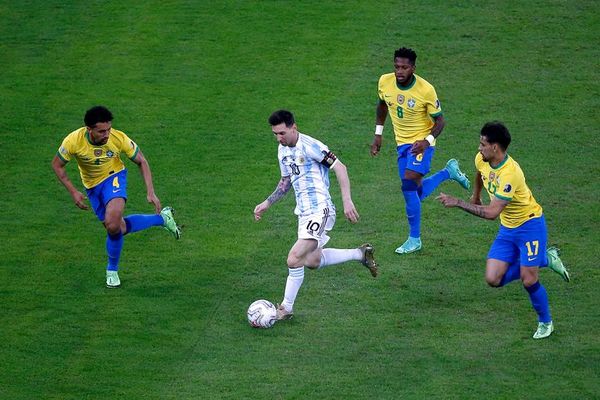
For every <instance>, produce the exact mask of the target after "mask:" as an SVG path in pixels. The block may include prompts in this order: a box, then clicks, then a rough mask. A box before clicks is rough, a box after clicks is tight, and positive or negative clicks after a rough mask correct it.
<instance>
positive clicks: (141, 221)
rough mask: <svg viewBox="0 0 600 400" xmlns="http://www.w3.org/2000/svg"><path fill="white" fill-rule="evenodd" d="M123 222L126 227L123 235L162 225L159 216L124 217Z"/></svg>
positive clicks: (139, 215)
mask: <svg viewBox="0 0 600 400" xmlns="http://www.w3.org/2000/svg"><path fill="white" fill-rule="evenodd" d="M124 221H125V227H126V228H125V231H124V232H123V234H124V235H126V234H128V233H134V232H138V231H143V230H145V229H148V228H151V227H153V226H163V225H164V220H163V217H162V216H161V215H160V214H133V215H128V216H126V217H125V218H124Z"/></svg>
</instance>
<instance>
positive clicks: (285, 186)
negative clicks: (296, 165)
mask: <svg viewBox="0 0 600 400" xmlns="http://www.w3.org/2000/svg"><path fill="white" fill-rule="evenodd" d="M291 188H292V180H291V179H290V177H289V176H282V177H281V179H280V180H279V183H278V184H277V187H276V188H275V191H274V192H273V193H271V195H270V196H269V197H267V199H266V200H265V201H263V202H262V203H260V204H258V205H257V206H256V207H254V219H255V220H256V221H258V220H259V219H260V218H261V217H262V215H263V213H264V212H265V211H267V209H268V208H269V207H271V204H273V203H275V202H276V201H279V200H280V199H281V198H282V197H283V196H285V194H286V193H287V192H289V191H290V189H291Z"/></svg>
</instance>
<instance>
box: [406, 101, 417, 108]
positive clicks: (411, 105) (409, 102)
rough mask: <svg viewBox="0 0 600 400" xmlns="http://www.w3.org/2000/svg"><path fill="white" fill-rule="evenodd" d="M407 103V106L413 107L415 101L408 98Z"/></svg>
mask: <svg viewBox="0 0 600 400" xmlns="http://www.w3.org/2000/svg"><path fill="white" fill-rule="evenodd" d="M407 104H408V107H409V108H415V105H416V104H417V102H416V101H415V99H409V100H408V103H407Z"/></svg>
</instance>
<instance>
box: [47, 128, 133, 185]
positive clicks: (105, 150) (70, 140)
mask: <svg viewBox="0 0 600 400" xmlns="http://www.w3.org/2000/svg"><path fill="white" fill-rule="evenodd" d="M138 151H139V148H138V146H137V144H135V142H134V141H133V140H131V139H130V138H129V137H127V135H126V134H125V133H123V132H121V131H118V130H116V129H114V128H113V129H111V130H110V136H109V139H108V142H106V144H103V145H95V144H93V143H92V142H91V141H90V135H89V133H88V131H87V128H86V127H82V128H79V129H77V130H76V131H73V132H71V133H70V134H69V135H68V136H67V137H66V138H65V139H64V140H63V142H62V144H61V146H60V148H59V149H58V152H57V155H58V157H59V158H60V159H61V160H63V161H64V162H65V163H67V162H69V161H71V159H73V158H75V160H76V161H77V165H78V167H79V174H80V175H81V181H82V182H83V185H84V186H85V187H86V189H90V188H93V187H94V186H96V185H98V184H99V183H100V182H102V181H103V180H105V179H106V178H108V177H109V176H110V175H112V174H114V173H117V172H120V171H122V170H123V169H125V165H124V164H123V161H121V157H120V155H121V153H123V154H125V155H126V156H127V157H129V158H130V159H132V160H133V159H134V158H135V156H136V155H137V153H138Z"/></svg>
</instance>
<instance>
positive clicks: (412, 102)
mask: <svg viewBox="0 0 600 400" xmlns="http://www.w3.org/2000/svg"><path fill="white" fill-rule="evenodd" d="M377 93H378V95H379V99H380V100H381V101H384V102H385V103H386V105H387V107H388V114H389V115H390V118H391V119H392V125H393V127H394V136H395V138H396V144H397V145H398V146H401V145H403V144H413V143H414V142H416V141H417V140H423V139H425V138H426V137H427V135H429V134H430V133H431V128H432V127H433V118H434V117H436V116H438V115H442V107H441V105H440V101H439V100H438V97H437V94H436V92H435V88H434V87H433V86H432V85H431V84H430V83H429V82H427V81H426V80H425V79H423V78H421V77H420V76H418V75H416V74H414V75H413V80H412V82H411V83H410V84H409V85H408V86H400V85H399V84H398V83H397V81H396V75H395V74H394V73H393V72H392V73H389V74H384V75H381V77H380V78H379V84H378V85H377ZM434 144H435V142H434Z"/></svg>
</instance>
